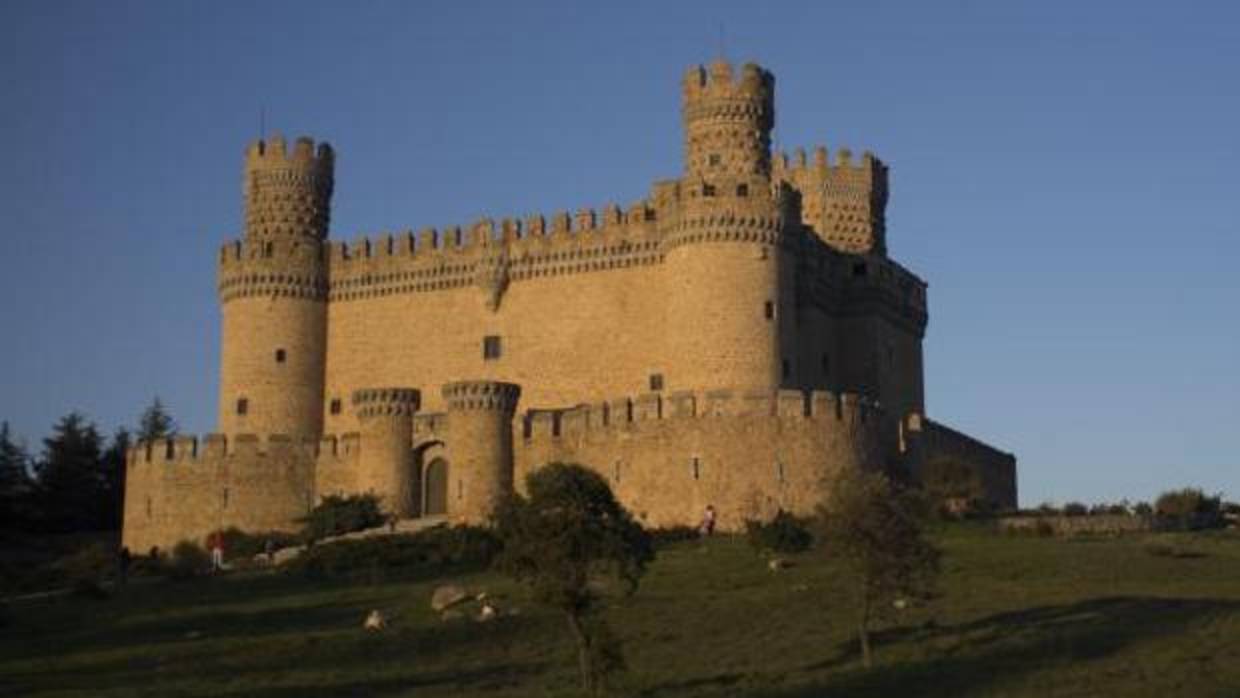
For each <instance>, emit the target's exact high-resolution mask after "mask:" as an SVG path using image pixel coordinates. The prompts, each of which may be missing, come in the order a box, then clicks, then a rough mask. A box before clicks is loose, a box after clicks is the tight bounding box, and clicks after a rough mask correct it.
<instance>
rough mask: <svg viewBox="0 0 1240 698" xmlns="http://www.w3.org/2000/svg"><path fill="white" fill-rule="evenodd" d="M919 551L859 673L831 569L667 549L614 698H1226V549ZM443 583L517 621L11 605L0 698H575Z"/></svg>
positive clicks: (274, 586) (278, 589)
mask: <svg viewBox="0 0 1240 698" xmlns="http://www.w3.org/2000/svg"><path fill="white" fill-rule="evenodd" d="M937 538H938V539H939V542H940V544H941V545H942V546H943V548H944V549H945V551H946V555H945V559H944V575H943V578H942V582H941V585H940V587H941V592H942V595H941V597H940V598H939V599H937V600H936V601H935V602H934V603H933V604H931V605H930V606H928V607H926V608H918V609H914V610H911V611H908V612H906V614H905V615H904V616H903V617H902V618H900V619H899V620H898V621H896V622H894V623H892V624H890V625H888V626H885V627H883V628H882V629H881V631H880V632H879V634H878V644H877V650H876V651H877V666H876V667H875V669H874V670H873V671H869V672H866V671H863V670H861V669H860V667H859V661H858V656H857V651H856V644H855V641H854V640H853V635H852V627H853V614H852V612H851V610H850V608H849V607H848V604H847V601H846V600H845V599H844V598H842V597H841V596H840V594H839V593H838V586H837V585H836V584H834V583H833V579H835V578H836V574H837V572H838V571H837V570H836V569H834V568H833V566H832V565H831V564H830V563H828V562H824V561H821V560H819V559H815V558H805V559H803V560H800V561H799V564H798V565H797V566H796V567H794V568H792V569H789V570H785V571H782V572H779V573H772V572H770V571H768V570H767V568H766V565H765V564H764V561H762V560H761V559H758V558H757V557H756V556H755V555H754V553H753V551H752V550H751V549H750V548H749V547H748V545H746V544H745V542H744V541H743V540H733V539H724V538H719V539H714V540H711V541H708V542H706V543H697V542H690V543H683V544H677V545H675V546H672V547H670V548H667V549H665V550H663V551H661V553H660V556H659V559H658V560H657V561H656V562H655V564H654V565H653V567H652V568H651V570H650V573H649V574H648V576H647V577H646V579H645V581H644V583H643V585H642V588H641V590H640V592H639V593H638V594H637V595H636V596H634V597H632V598H629V599H625V600H619V601H617V602H615V603H613V604H612V605H611V606H610V607H609V609H608V611H607V617H608V620H609V621H610V622H611V623H612V625H613V627H614V628H615V630H616V632H617V634H618V635H619V636H620V637H621V638H622V639H623V641H624V643H625V650H626V654H627V656H628V660H629V664H630V668H631V671H630V673H629V674H628V675H627V676H626V677H624V679H623V687H622V688H623V689H624V691H623V692H624V693H625V694H630V695H639V696H648V697H668V698H670V697H673V696H675V697H677V698H679V697H682V696H737V695H753V696H762V697H765V698H799V697H802V696H803V697H806V698H808V697H810V696H815V697H816V696H900V695H916V696H944V697H946V696H953V697H954V696H1039V697H1040V696H1125V697H1134V696H1136V697H1139V696H1158V697H1159V698H1165V697H1166V696H1180V695H1192V696H1194V697H1217V698H1222V697H1223V696H1240V536H1238V535H1236V534H1235V533H1222V532H1219V533H1210V534H1176V535H1159V536H1145V537H1132V538H1121V539H1077V540H1055V539H1039V538H1008V537H1002V536H998V535H994V534H991V533H988V532H985V531H983V530H981V529H978V528H974V527H967V526H955V527H951V528H948V529H945V530H943V531H941V532H939V533H938V534H937ZM1167 550H1171V551H1173V553H1174V554H1167V553H1166V551H1167ZM448 578H449V579H453V580H456V581H461V582H463V583H465V584H466V585H467V586H470V587H473V588H477V587H482V588H486V589H487V590H488V591H489V592H491V593H499V594H502V595H504V596H506V597H507V598H508V604H507V605H509V606H511V605H513V604H515V605H517V606H519V607H520V608H521V613H520V615H517V616H515V617H510V618H504V619H502V620H501V621H499V622H496V623H492V624H476V623H473V622H468V621H464V622H448V623H445V622H443V621H441V620H439V619H438V618H437V617H436V616H435V615H434V614H433V613H432V612H431V610H430V608H429V603H428V601H429V598H430V593H431V590H432V589H433V588H434V587H435V586H436V585H437V584H438V583H441V582H442V581H443V580H442V579H424V580H403V581H386V582H380V583H370V584H361V583H359V584H342V583H322V582H320V583H311V582H307V581H302V580H296V579H288V578H285V577H281V576H272V575H250V576H240V575H238V576H233V577H226V578H218V579H204V580H196V581H193V582H188V583H181V584H175V583H163V582H155V583H145V584H134V585H131V586H130V587H128V588H127V589H125V590H123V591H122V592H121V593H120V594H119V595H117V596H116V597H114V598H112V599H110V600H107V601H89V600H83V599H73V598H62V599H52V600H40V601H28V602H18V603H14V604H11V605H10V608H9V611H8V614H9V616H10V618H9V622H8V623H7V625H5V626H4V627H3V628H2V629H0V695H5V696H24V697H25V696H29V697H34V696H40V697H43V696H79V695H80V696H86V695H89V696H161V697H170V696H210V697H211V698H226V697H229V696H258V697H260V698H294V697H296V698H314V697H316V696H418V697H419V698H421V697H424V696H460V695H482V696H496V697H498V696H555V695H575V693H574V691H575V683H574V680H575V675H574V673H573V665H572V661H573V657H572V646H571V641H570V639H569V637H568V634H567V630H566V627H565V625H564V623H563V621H562V620H561V619H560V618H559V617H557V616H554V615H551V614H548V613H545V612H542V611H539V610H538V609H535V608H531V607H529V606H528V604H526V603H525V602H524V599H523V596H522V593H521V590H520V589H519V588H516V587H514V586H512V585H511V584H510V583H508V582H507V581H505V580H503V579H501V578H498V577H496V576H494V575H492V574H486V573H484V574H466V575H455V576H449V577H448ZM371 608H379V609H382V610H383V611H384V612H385V613H387V614H389V616H391V617H392V625H391V627H390V628H389V630H387V631H386V632H384V633H381V634H367V633H364V632H363V631H362V630H361V622H362V619H363V617H364V615H365V613H366V612H367V611H368V610H369V609H371Z"/></svg>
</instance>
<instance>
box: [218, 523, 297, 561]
mask: <svg viewBox="0 0 1240 698" xmlns="http://www.w3.org/2000/svg"><path fill="white" fill-rule="evenodd" d="M221 535H223V537H224V554H225V555H226V556H227V557H228V558H229V559H249V558H253V557H254V556H255V555H259V554H262V553H265V552H267V541H271V542H272V543H274V544H275V548H276V549H277V550H278V549H280V548H289V547H293V546H297V545H301V544H302V541H303V540H304V539H303V537H302V536H301V535H300V534H297V533H288V532H286V531H261V532H258V533H246V532H245V531H242V530H241V529H239V528H236V527H232V528H226V529H224V530H223V531H221Z"/></svg>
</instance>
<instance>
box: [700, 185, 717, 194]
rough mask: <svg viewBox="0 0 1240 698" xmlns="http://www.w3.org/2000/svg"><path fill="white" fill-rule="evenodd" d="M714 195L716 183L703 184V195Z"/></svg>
mask: <svg viewBox="0 0 1240 698" xmlns="http://www.w3.org/2000/svg"><path fill="white" fill-rule="evenodd" d="M714 195H715V185H713V184H703V185H702V196H714Z"/></svg>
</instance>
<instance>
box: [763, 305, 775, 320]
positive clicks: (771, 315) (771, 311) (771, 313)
mask: <svg viewBox="0 0 1240 698" xmlns="http://www.w3.org/2000/svg"><path fill="white" fill-rule="evenodd" d="M762 312H763V314H764V315H765V316H766V319H767V320H774V319H775V303H774V302H772V301H767V302H766V305H765V306H764V307H763V309H762Z"/></svg>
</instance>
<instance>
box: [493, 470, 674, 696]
mask: <svg viewBox="0 0 1240 698" xmlns="http://www.w3.org/2000/svg"><path fill="white" fill-rule="evenodd" d="M525 482H526V491H527V493H528V495H527V496H526V497H522V496H520V495H516V494H514V495H512V496H511V497H510V498H508V499H507V500H504V501H503V502H502V503H501V504H500V506H499V507H498V511H497V514H496V521H495V523H496V528H497V531H498V533H499V536H500V538H501V540H502V541H503V543H504V548H503V551H502V552H501V553H500V555H499V558H498V559H497V560H496V564H497V565H498V567H499V569H500V570H502V571H504V572H505V573H507V574H508V575H510V576H512V577H514V578H515V579H517V580H519V581H522V582H525V583H526V584H528V585H529V586H530V589H531V591H532V593H533V597H534V599H535V601H537V602H538V603H541V604H544V605H546V606H548V607H550V608H552V609H555V610H557V611H559V612H561V613H563V614H564V617H565V619H566V620H567V622H568V627H569V630H570V632H571V633H572V636H573V638H574V640H576V642H577V663H578V669H579V671H580V674H581V683H582V686H583V688H585V690H586V691H587V692H591V693H593V694H595V695H597V694H598V693H599V692H600V691H601V690H602V689H603V679H604V678H605V677H606V676H607V675H608V674H609V673H611V672H613V671H615V670H617V669H619V668H622V667H623V656H622V655H621V653H620V645H619V641H618V640H617V639H616V638H615V636H614V635H612V634H611V632H610V630H609V629H608V628H607V627H606V625H605V624H603V623H602V622H601V621H600V620H598V619H597V618H595V617H594V616H595V612H596V611H597V609H598V607H599V605H600V601H601V597H600V596H599V592H598V585H597V584H592V583H591V582H592V580H594V581H596V582H597V581H599V580H600V579H601V578H607V577H610V578H614V579H616V580H618V581H620V582H621V583H622V584H623V585H624V587H625V589H626V591H627V593H633V592H634V591H636V590H637V586H638V583H639V581H640V580H641V577H642V575H643V574H644V573H645V571H646V565H647V564H648V563H649V562H650V561H651V560H653V559H654V548H653V545H652V541H651V539H650V536H649V535H648V534H647V533H646V532H645V531H644V530H643V529H642V527H641V526H640V525H638V524H637V522H635V521H634V520H633V518H632V516H631V515H630V514H629V512H628V511H627V510H625V509H624V507H622V506H620V504H619V503H618V502H617V501H616V498H615V496H614V495H613V494H612V492H611V488H610V487H608V485H607V481H606V480H604V479H603V478H602V477H600V476H599V475H597V474H596V473H594V472H592V471H590V470H588V469H586V468H583V467H582V466H580V465H575V464H565V463H552V464H549V465H547V466H544V467H542V468H539V469H538V470H536V471H534V472H532V473H530V475H529V476H528V477H527V478H526V481H525Z"/></svg>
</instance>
